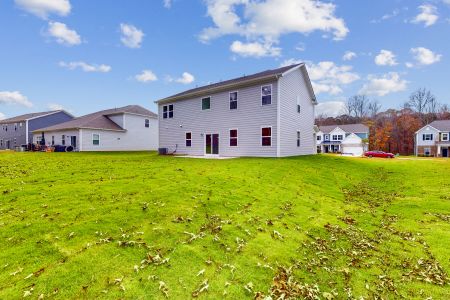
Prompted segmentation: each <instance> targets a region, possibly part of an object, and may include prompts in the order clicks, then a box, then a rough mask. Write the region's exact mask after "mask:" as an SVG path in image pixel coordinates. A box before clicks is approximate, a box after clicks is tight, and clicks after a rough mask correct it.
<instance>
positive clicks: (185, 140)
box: [184, 131, 192, 148]
mask: <svg viewBox="0 0 450 300" xmlns="http://www.w3.org/2000/svg"><path fill="white" fill-rule="evenodd" d="M187 133H190V134H191V138H190V139H187V138H186V134H187ZM189 140H190V141H191V145H190V146H186V142H187V141H189ZM184 147H186V148H192V131H185V132H184Z"/></svg>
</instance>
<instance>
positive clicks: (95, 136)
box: [92, 133, 100, 146]
mask: <svg viewBox="0 0 450 300" xmlns="http://www.w3.org/2000/svg"><path fill="white" fill-rule="evenodd" d="M92 145H94V146H99V145H100V135H99V134H96V133H94V134H93V135H92Z"/></svg>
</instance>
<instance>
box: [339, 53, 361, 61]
mask: <svg viewBox="0 0 450 300" xmlns="http://www.w3.org/2000/svg"><path fill="white" fill-rule="evenodd" d="M356 56H357V55H356V53H355V52H352V51H347V52H345V54H344V56H342V59H343V60H346V61H348V60H352V59H354V58H355V57H356Z"/></svg>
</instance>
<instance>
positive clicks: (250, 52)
mask: <svg viewBox="0 0 450 300" xmlns="http://www.w3.org/2000/svg"><path fill="white" fill-rule="evenodd" d="M230 50H231V51H232V52H233V53H236V54H238V55H240V56H243V57H249V56H253V57H264V56H280V54H281V48H278V47H274V46H273V45H272V44H271V43H264V44H261V43H258V42H253V43H251V42H250V43H242V42H240V41H234V42H233V43H232V44H231V46H230Z"/></svg>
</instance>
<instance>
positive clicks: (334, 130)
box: [317, 124, 369, 156]
mask: <svg viewBox="0 0 450 300" xmlns="http://www.w3.org/2000/svg"><path fill="white" fill-rule="evenodd" d="M368 138H369V127H367V126H366V125H363V124H347V125H331V126H320V127H319V132H318V133H317V151H318V152H320V153H338V152H339V153H342V154H350V155H353V156H361V155H363V154H364V152H365V151H367V150H368V147H367V140H368Z"/></svg>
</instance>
